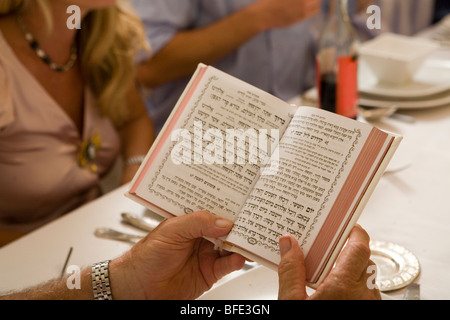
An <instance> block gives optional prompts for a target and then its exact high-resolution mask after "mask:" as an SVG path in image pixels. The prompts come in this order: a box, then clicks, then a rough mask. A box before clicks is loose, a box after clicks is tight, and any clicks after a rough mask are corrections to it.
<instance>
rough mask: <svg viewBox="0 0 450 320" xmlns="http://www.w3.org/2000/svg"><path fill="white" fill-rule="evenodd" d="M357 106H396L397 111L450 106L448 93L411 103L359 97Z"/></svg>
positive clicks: (449, 93) (449, 94)
mask: <svg viewBox="0 0 450 320" xmlns="http://www.w3.org/2000/svg"><path fill="white" fill-rule="evenodd" d="M359 104H360V105H362V106H368V107H378V108H389V107H392V106H396V107H397V108H398V109H425V108H435V107H443V106H447V105H450V91H449V92H448V93H445V94H442V95H437V96H433V98H430V99H424V100H422V99H417V100H411V101H402V100H395V99H376V98H374V97H366V96H364V95H361V96H360V97H359Z"/></svg>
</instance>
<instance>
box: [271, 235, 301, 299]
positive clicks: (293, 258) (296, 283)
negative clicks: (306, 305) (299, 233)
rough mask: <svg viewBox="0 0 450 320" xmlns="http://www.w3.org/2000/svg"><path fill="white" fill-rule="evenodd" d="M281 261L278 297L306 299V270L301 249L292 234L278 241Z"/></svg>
mask: <svg viewBox="0 0 450 320" xmlns="http://www.w3.org/2000/svg"><path fill="white" fill-rule="evenodd" d="M279 244H280V255H281V261H280V264H279V265H278V281H279V290H278V299H279V300H298V299H306V298H307V297H308V295H307V294H306V271H305V259H304V256H303V250H302V248H301V247H300V245H299V244H298V242H297V240H296V239H295V238H294V237H292V236H282V237H281V238H280V241H279Z"/></svg>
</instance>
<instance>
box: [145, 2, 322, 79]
mask: <svg viewBox="0 0 450 320" xmlns="http://www.w3.org/2000/svg"><path fill="white" fill-rule="evenodd" d="M320 3H321V0H259V1H257V2H255V3H253V4H251V5H249V6H247V7H244V8H243V9H241V10H240V11H236V12H235V13H233V14H231V15H230V16H228V17H226V18H224V19H222V20H220V21H218V22H216V23H214V24H211V25H209V26H206V27H204V28H199V29H194V30H189V31H181V32H179V33H178V34H177V35H175V37H174V38H173V39H172V40H171V41H170V42H169V43H168V44H167V45H166V46H165V47H164V48H162V49H161V51H159V52H158V53H157V54H156V55H155V56H153V57H152V58H150V59H149V60H147V61H145V62H144V63H142V64H141V65H140V66H139V67H138V78H139V80H140V82H141V83H142V84H143V85H144V86H146V87H149V88H151V87H155V86H158V85H161V84H164V83H166V82H169V81H172V80H175V79H178V78H181V77H184V76H187V75H189V74H192V72H194V70H195V68H196V67H197V65H198V63H199V62H203V63H205V64H213V63H214V62H216V61H218V60H220V59H221V58H223V57H224V56H226V55H227V54H229V53H231V52H232V51H234V50H236V49H237V48H239V47H240V46H241V45H242V44H244V43H245V42H247V41H248V40H250V39H251V38H252V37H254V36H255V35H257V34H259V33H261V32H264V31H267V30H269V29H272V28H282V27H287V26H289V25H292V24H294V23H296V22H299V21H301V20H303V19H306V18H308V17H310V16H312V15H313V14H315V13H317V12H318V11H319V10H320ZM192 44H195V45H192Z"/></svg>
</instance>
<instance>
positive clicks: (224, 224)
mask: <svg viewBox="0 0 450 320" xmlns="http://www.w3.org/2000/svg"><path fill="white" fill-rule="evenodd" d="M232 224H233V223H232V222H231V221H230V220H226V219H220V218H219V219H216V227H219V228H229V227H230V226H231V225H232Z"/></svg>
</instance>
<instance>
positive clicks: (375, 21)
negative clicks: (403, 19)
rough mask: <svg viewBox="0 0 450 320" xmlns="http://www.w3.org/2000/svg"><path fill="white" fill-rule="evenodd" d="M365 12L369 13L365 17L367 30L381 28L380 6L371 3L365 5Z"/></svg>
mask: <svg viewBox="0 0 450 320" xmlns="http://www.w3.org/2000/svg"><path fill="white" fill-rule="evenodd" d="M366 13H367V14H370V16H369V18H368V19H367V23H366V25H367V28H368V29H369V30H374V29H377V30H380V29H381V8H380V7H379V6H377V5H371V6H369V7H367V11H366Z"/></svg>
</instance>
